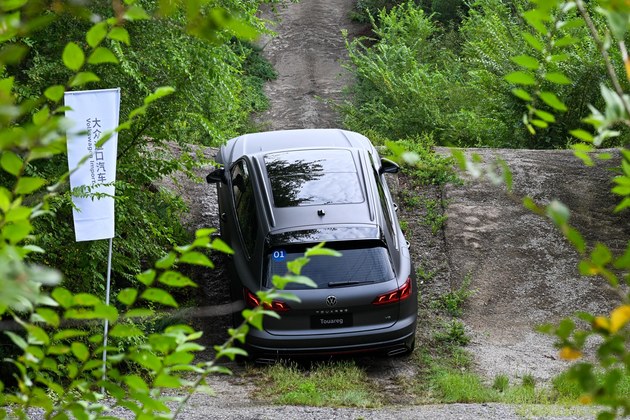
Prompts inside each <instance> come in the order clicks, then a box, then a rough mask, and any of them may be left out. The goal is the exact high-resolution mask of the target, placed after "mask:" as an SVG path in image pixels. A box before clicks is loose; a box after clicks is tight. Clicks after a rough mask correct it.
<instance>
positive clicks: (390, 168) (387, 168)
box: [378, 158, 400, 175]
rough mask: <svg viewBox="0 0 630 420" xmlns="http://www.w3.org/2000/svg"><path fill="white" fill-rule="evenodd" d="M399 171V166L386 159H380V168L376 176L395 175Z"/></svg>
mask: <svg viewBox="0 0 630 420" xmlns="http://www.w3.org/2000/svg"><path fill="white" fill-rule="evenodd" d="M399 170H400V166H398V164H397V163H396V162H394V161H393V160H389V159H387V158H381V167H380V169H379V170H378V174H379V175H382V174H397V173H398V171H399Z"/></svg>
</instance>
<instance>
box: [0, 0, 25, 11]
mask: <svg viewBox="0 0 630 420" xmlns="http://www.w3.org/2000/svg"><path fill="white" fill-rule="evenodd" d="M27 1H28V0H3V1H2V3H0V9H2V11H4V12H9V11H11V10H15V9H19V8H20V7H22V6H24V5H25V4H26V2H27Z"/></svg>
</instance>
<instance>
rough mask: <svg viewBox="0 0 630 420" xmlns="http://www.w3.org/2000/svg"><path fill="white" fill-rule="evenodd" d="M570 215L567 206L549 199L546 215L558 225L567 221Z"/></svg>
mask: <svg viewBox="0 0 630 420" xmlns="http://www.w3.org/2000/svg"><path fill="white" fill-rule="evenodd" d="M570 215H571V212H570V211H569V208H568V207H567V206H565V205H564V204H563V203H561V202H560V201H558V200H553V201H551V203H549V205H548V206H547V216H549V218H550V219H551V220H553V221H554V223H555V224H556V225H558V226H561V225H564V224H565V223H567V222H568V221H569V216H570Z"/></svg>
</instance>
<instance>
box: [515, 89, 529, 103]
mask: <svg viewBox="0 0 630 420" xmlns="http://www.w3.org/2000/svg"><path fill="white" fill-rule="evenodd" d="M512 94H513V95H514V96H516V97H517V98H521V99H522V100H524V101H527V102H531V100H532V96H531V95H530V94H529V92H527V91H526V90H523V89H519V88H515V89H512Z"/></svg>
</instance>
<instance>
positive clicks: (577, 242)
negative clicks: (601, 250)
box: [565, 227, 586, 254]
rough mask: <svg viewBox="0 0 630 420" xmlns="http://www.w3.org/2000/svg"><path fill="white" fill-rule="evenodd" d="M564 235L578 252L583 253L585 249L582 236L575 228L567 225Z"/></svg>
mask: <svg viewBox="0 0 630 420" xmlns="http://www.w3.org/2000/svg"><path fill="white" fill-rule="evenodd" d="M565 235H566V237H567V239H568V240H569V242H571V243H572V244H573V246H574V247H575V249H576V250H577V251H578V252H579V253H580V254H583V253H584V252H585V251H586V243H585V242H584V238H583V237H582V235H581V234H580V232H579V231H578V230H577V229H575V228H572V227H569V228H568V230H567V232H566V233H565Z"/></svg>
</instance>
